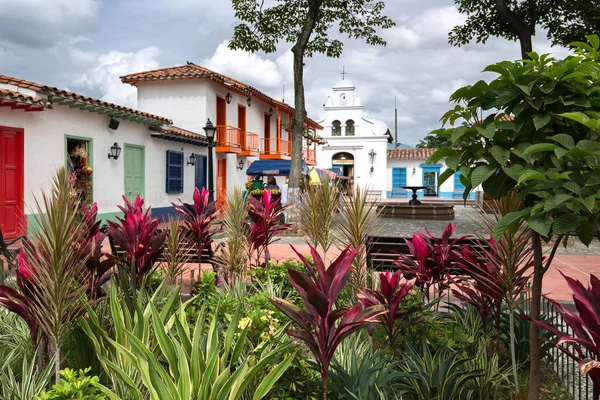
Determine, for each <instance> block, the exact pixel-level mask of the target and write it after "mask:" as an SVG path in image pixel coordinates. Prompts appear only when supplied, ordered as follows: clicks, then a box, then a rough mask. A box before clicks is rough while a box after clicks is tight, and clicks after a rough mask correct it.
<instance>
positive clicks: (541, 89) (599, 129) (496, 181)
mask: <svg viewBox="0 0 600 400" xmlns="http://www.w3.org/2000/svg"><path fill="white" fill-rule="evenodd" d="M588 40H589V43H590V45H588V44H584V43H575V44H574V49H575V51H576V55H574V56H569V57H567V58H566V59H564V60H558V61H557V60H554V59H552V58H550V57H549V56H548V55H541V56H539V55H538V54H536V53H533V52H532V53H530V55H531V60H525V61H519V62H508V61H503V62H500V63H497V64H494V65H490V66H488V67H487V68H486V69H485V71H490V72H495V73H497V74H498V75H499V76H498V77H497V78H496V79H495V80H494V81H492V82H491V83H486V82H484V81H479V82H477V83H475V84H474V85H471V86H466V87H463V88H460V89H458V90H457V91H456V92H455V93H454V94H453V95H452V96H451V100H452V101H453V102H455V103H456V107H455V108H454V109H452V110H450V111H448V112H447V113H446V114H445V115H444V117H443V118H442V120H443V122H444V124H446V123H450V124H451V125H454V124H455V123H456V122H457V121H462V120H467V121H468V122H470V124H466V125H462V126H459V127H456V128H450V129H445V130H442V131H438V134H440V135H442V136H444V137H446V138H450V139H451V141H452V143H453V144H455V143H456V142H457V141H459V140H464V139H467V142H468V145H467V146H465V147H463V148H461V149H451V148H449V147H444V148H441V149H439V150H438V151H437V152H436V153H435V154H433V155H432V156H431V157H430V160H429V161H430V162H437V161H439V160H440V159H442V158H446V165H448V171H446V172H444V173H443V174H442V176H441V177H440V180H441V181H442V182H443V181H444V180H446V179H447V178H448V177H450V176H452V174H454V173H455V172H456V171H459V170H460V171H461V174H462V176H461V180H462V181H463V183H464V184H465V186H466V189H465V193H464V195H465V196H466V195H468V193H469V192H470V191H471V190H472V189H473V188H475V187H477V186H479V185H482V187H483V189H484V191H485V192H486V194H488V195H490V196H491V197H493V198H495V199H499V198H502V197H503V196H505V195H506V194H508V193H509V192H511V191H514V190H517V191H518V196H517V200H523V204H524V205H523V208H522V209H521V210H519V211H515V212H511V213H509V214H507V215H506V216H504V217H503V218H502V219H501V220H500V221H498V223H497V224H496V226H495V232H494V235H495V237H496V238H499V237H502V235H503V233H504V231H505V230H506V229H507V228H508V227H509V226H511V225H513V224H515V223H517V221H519V220H521V219H524V220H525V221H526V223H527V225H528V226H529V228H531V232H532V233H531V239H532V245H533V247H534V263H535V266H534V274H533V282H532V307H531V317H532V318H533V319H534V320H536V319H539V314H540V298H541V291H542V277H543V274H544V272H545V271H546V270H547V268H548V266H549V265H550V262H551V260H552V256H553V255H554V251H556V248H557V246H558V244H559V242H560V241H561V239H562V238H563V237H564V236H568V235H569V234H570V233H571V232H572V231H573V230H576V232H577V235H578V236H579V239H580V240H581V241H582V242H583V243H585V244H586V245H588V244H589V243H590V242H591V241H592V239H593V233H592V232H593V229H594V227H596V226H598V217H599V214H600V204H599V203H598V201H597V200H598V199H600V163H599V160H600V143H599V139H600V134H599V133H600V64H599V62H598V61H599V60H600V57H599V52H598V49H599V47H600V40H599V39H598V37H597V36H589V37H588ZM478 110H479V111H482V112H486V111H487V112H491V114H490V115H489V116H488V117H487V118H486V119H485V120H484V121H483V122H481V123H479V124H475V121H474V120H470V119H471V118H472V116H473V115H477V113H478ZM503 115H512V116H514V120H512V121H506V120H504V121H503V120H502V118H498V117H501V116H503ZM553 236H555V239H556V242H555V244H554V246H553V250H552V253H551V254H550V257H549V258H548V259H547V260H546V262H545V263H544V259H543V255H542V240H545V241H549V240H550V239H551V238H552V237H553ZM538 337H539V330H538V328H537V327H536V326H535V324H531V327H530V357H531V365H530V377H529V399H530V400H534V399H538V398H539V383H540V370H539V367H540V360H539V358H540V353H539V341H538Z"/></svg>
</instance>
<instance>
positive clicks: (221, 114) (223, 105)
mask: <svg viewBox="0 0 600 400" xmlns="http://www.w3.org/2000/svg"><path fill="white" fill-rule="evenodd" d="M221 125H227V102H226V101H225V99H224V98H222V97H217V126H221Z"/></svg>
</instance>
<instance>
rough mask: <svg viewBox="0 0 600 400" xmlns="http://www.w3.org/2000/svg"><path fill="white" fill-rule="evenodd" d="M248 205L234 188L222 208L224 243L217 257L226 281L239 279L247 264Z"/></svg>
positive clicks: (238, 189)
mask: <svg viewBox="0 0 600 400" xmlns="http://www.w3.org/2000/svg"><path fill="white" fill-rule="evenodd" d="M247 214H248V203H247V201H246V198H245V197H244V193H243V191H242V190H241V189H240V188H235V189H234V190H233V191H232V192H229V194H228V195H227V202H226V203H225V205H224V206H223V210H222V215H223V232H224V233H225V237H226V238H227V239H226V240H225V243H224V244H223V245H222V246H221V247H220V250H219V254H218V256H217V260H218V263H219V264H220V266H221V268H222V270H223V273H224V275H225V277H226V278H227V280H228V281H236V280H238V279H239V278H241V277H242V276H243V275H244V273H245V272H246V269H247V268H248V264H249V257H248V253H249V246H248V240H247V239H246V238H247V237H248V234H249V233H250V225H249V224H248V222H246V216H247Z"/></svg>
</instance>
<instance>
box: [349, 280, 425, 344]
mask: <svg viewBox="0 0 600 400" xmlns="http://www.w3.org/2000/svg"><path fill="white" fill-rule="evenodd" d="M414 286H415V280H414V279H413V280H410V281H406V280H403V277H402V272H401V271H396V272H394V273H391V272H390V271H386V272H381V273H379V290H378V291H376V290H373V289H364V290H363V291H361V292H360V293H359V294H358V295H357V297H358V301H359V302H360V303H361V304H362V305H363V307H365V308H368V307H373V306H383V307H385V309H386V310H387V311H388V312H387V313H385V314H382V315H380V316H379V319H378V322H379V323H380V324H382V325H383V326H384V327H385V331H386V333H387V335H388V340H389V345H390V349H392V348H393V347H394V343H395V342H396V339H397V338H398V335H399V334H400V333H402V332H403V331H404V330H406V329H408V328H410V327H411V326H414V325H416V324H418V323H420V322H422V321H423V320H424V319H425V317H424V316H423V315H421V316H419V317H413V315H414V314H415V312H416V311H417V310H418V309H420V308H421V306H422V303H421V304H416V305H413V306H411V307H408V308H406V309H402V308H401V307H400V305H401V303H402V300H404V299H405V298H406V296H407V295H408V293H409V292H410V291H411V289H412V288H413V287H414Z"/></svg>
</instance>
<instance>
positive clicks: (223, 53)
mask: <svg viewBox="0 0 600 400" xmlns="http://www.w3.org/2000/svg"><path fill="white" fill-rule="evenodd" d="M227 44H228V41H224V42H223V43H221V44H219V46H218V47H217V50H216V51H215V53H214V54H213V56H212V57H210V58H209V59H207V60H204V61H203V63H202V65H203V66H204V67H206V68H208V69H212V70H213V71H216V72H219V73H221V74H224V75H227V76H231V77H233V78H235V79H237V80H239V81H242V82H244V83H248V84H250V85H253V86H258V87H261V88H265V89H271V90H274V89H278V90H279V91H281V87H282V86H281V85H282V84H283V83H285V79H286V77H287V76H289V75H290V74H289V71H290V70H291V68H292V66H293V62H292V59H291V58H292V57H291V52H286V53H283V54H282V55H281V56H279V57H278V58H277V59H276V60H275V61H273V60H270V59H267V58H262V57H260V56H259V55H257V54H253V53H248V52H246V51H241V50H231V49H229V48H228V47H227ZM288 53H289V55H288Z"/></svg>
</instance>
